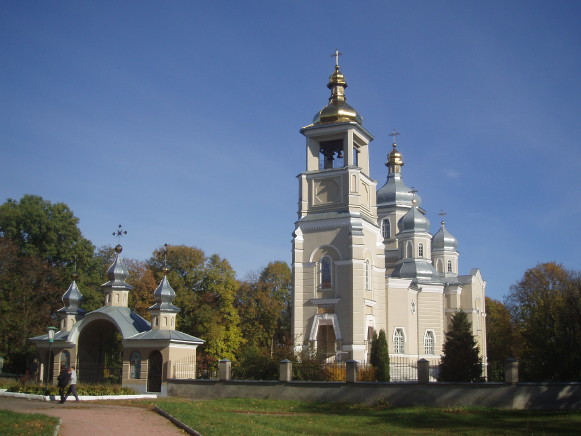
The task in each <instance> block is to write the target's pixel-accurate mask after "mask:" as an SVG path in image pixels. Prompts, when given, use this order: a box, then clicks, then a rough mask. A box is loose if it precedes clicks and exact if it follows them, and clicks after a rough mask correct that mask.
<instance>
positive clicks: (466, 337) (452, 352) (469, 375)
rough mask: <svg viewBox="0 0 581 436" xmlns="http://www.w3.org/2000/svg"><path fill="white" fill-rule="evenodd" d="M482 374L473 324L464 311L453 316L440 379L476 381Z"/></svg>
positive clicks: (441, 364) (446, 341) (444, 349)
mask: <svg viewBox="0 0 581 436" xmlns="http://www.w3.org/2000/svg"><path fill="white" fill-rule="evenodd" d="M481 376H482V361H481V359H480V356H479V349H478V345H477V344H476V339H475V338H474V335H473V334H472V325H471V324H470V321H468V316H467V315H466V313H465V312H463V311H461V310H460V311H458V312H456V313H455V314H454V315H453V316H452V320H451V322H450V328H449V329H448V331H447V332H446V338H445V339H444V346H443V355H442V360H441V363H440V375H439V380H440V381H446V382H476V381H479V380H480V378H481Z"/></svg>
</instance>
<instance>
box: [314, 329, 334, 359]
mask: <svg viewBox="0 0 581 436" xmlns="http://www.w3.org/2000/svg"><path fill="white" fill-rule="evenodd" d="M335 346H336V339H335V330H334V329H333V326H332V325H319V329H318V331H317V351H318V352H319V353H320V354H321V355H323V356H325V359H326V360H327V361H331V360H332V359H334V358H335V352H336V349H335V348H336V347H335Z"/></svg>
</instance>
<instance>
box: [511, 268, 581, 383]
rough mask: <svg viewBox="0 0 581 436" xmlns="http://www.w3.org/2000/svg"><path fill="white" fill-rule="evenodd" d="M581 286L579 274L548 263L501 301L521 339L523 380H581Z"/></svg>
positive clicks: (530, 272) (530, 273) (526, 276)
mask: <svg viewBox="0 0 581 436" xmlns="http://www.w3.org/2000/svg"><path fill="white" fill-rule="evenodd" d="M580 284H581V281H580V279H579V274H578V273H573V272H570V271H567V270H566V269H565V268H563V266H562V265H559V264H555V263H552V262H551V263H541V264H538V265H537V266H535V267H534V268H530V269H528V270H527V271H525V273H524V275H523V277H522V279H521V280H520V281H519V282H518V283H516V284H514V285H513V286H511V288H510V293H509V294H508V296H507V297H506V300H505V302H506V305H507V307H508V309H509V311H510V313H511V316H512V319H513V322H514V324H515V326H516V328H517V330H518V334H519V335H520V338H521V347H520V349H519V350H518V354H519V355H518V356H517V357H518V358H519V360H521V361H522V363H523V365H522V366H521V368H522V369H521V375H522V377H523V378H524V379H525V380H530V381H549V380H558V381H580V380H581V370H580V368H581V307H580V305H581V303H580V300H581V285H580Z"/></svg>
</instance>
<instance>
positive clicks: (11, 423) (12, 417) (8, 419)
mask: <svg viewBox="0 0 581 436" xmlns="http://www.w3.org/2000/svg"><path fill="white" fill-rule="evenodd" d="M0 422H1V423H2V424H1V425H0V435H38V436H44V435H46V436H52V435H53V434H54V430H55V427H56V425H57V424H58V418H55V417H52V416H46V415H40V414H28V413H17V412H12V411H10V410H0Z"/></svg>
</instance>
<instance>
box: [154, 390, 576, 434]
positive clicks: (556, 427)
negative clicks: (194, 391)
mask: <svg viewBox="0 0 581 436" xmlns="http://www.w3.org/2000/svg"><path fill="white" fill-rule="evenodd" d="M155 403H156V404H157V405H158V407H160V408H162V409H163V410H165V411H166V412H168V413H169V414H171V415H173V416H175V417H176V418H178V419H179V420H180V421H182V422H184V423H185V424H187V425H189V426H190V427H192V428H193V429H195V430H197V431H199V432H200V433H201V434H202V435H203V436H212V435H220V436H224V435H248V436H260V435H265V436H266V435H268V436H271V435H295V434H296V435H299V434H301V435H366V436H369V435H428V434H429V435H452V434H453V435H495V436H498V435H579V434H581V411H548V412H547V411H544V412H533V411H511V410H497V409H484V408H450V409H438V408H427V407H414V408H411V407H409V408H391V407H387V406H386V405H377V406H375V407H372V406H364V405H353V404H351V405H350V404H335V403H306V402H298V401H277V400H254V399H225V400H208V401H186V400H177V399H161V400H158V401H155Z"/></svg>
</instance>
